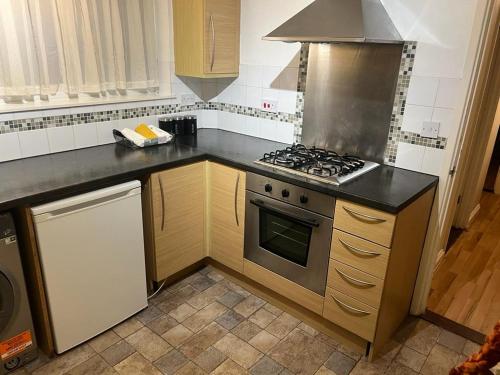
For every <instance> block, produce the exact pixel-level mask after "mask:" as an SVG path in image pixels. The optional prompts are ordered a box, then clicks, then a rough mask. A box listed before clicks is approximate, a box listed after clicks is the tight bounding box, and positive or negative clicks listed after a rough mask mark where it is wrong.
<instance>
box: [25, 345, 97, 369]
mask: <svg viewBox="0 0 500 375" xmlns="http://www.w3.org/2000/svg"><path fill="white" fill-rule="evenodd" d="M94 355H95V351H94V350H93V349H92V348H91V347H90V346H89V345H87V344H84V345H81V346H78V347H76V348H74V349H71V350H70V351H68V352H66V353H64V354H62V355H60V356H58V357H56V358H55V359H53V360H52V361H50V362H48V363H46V364H45V365H43V366H42V367H40V368H38V369H36V370H35V371H34V372H33V374H34V375H60V374H64V373H65V372H67V371H69V370H71V369H72V368H74V367H76V366H78V365H79V364H80V363H82V362H85V361H86V360H87V359H89V358H90V357H92V356H94Z"/></svg>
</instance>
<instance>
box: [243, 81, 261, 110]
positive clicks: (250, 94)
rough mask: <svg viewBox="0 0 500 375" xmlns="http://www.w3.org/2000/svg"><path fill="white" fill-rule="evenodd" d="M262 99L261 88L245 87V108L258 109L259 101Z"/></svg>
mask: <svg viewBox="0 0 500 375" xmlns="http://www.w3.org/2000/svg"><path fill="white" fill-rule="evenodd" d="M261 99H262V88H260V87H251V86H247V99H246V102H247V106H248V107H253V108H260V101H261Z"/></svg>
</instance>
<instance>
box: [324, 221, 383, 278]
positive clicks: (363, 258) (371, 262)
mask: <svg viewBox="0 0 500 375" xmlns="http://www.w3.org/2000/svg"><path fill="white" fill-rule="evenodd" d="M389 253H390V250H389V249H387V248H385V247H383V246H380V245H377V244H375V243H373V242H370V241H366V240H363V239H362V238H359V237H356V236H352V235H350V234H347V233H344V232H342V231H339V230H336V229H334V230H333V236H332V248H331V251H330V257H331V258H333V259H335V260H338V261H339V262H341V263H344V264H348V265H349V266H352V267H354V268H357V269H358V270H361V271H363V272H366V273H368V274H370V275H373V276H376V277H378V278H380V279H384V278H385V272H386V269H387V262H388V260H389Z"/></svg>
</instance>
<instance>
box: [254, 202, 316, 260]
mask: <svg viewBox="0 0 500 375" xmlns="http://www.w3.org/2000/svg"><path fill="white" fill-rule="evenodd" d="M259 216H260V218H259V225H260V233H259V245H260V247H262V248H264V249H266V250H267V251H270V252H272V253H274V254H276V255H278V256H280V257H282V258H285V259H288V260H289V261H291V262H294V263H297V264H299V265H301V266H304V267H305V266H306V265H307V255H308V253H309V243H310V241H311V234H312V227H309V226H307V225H304V224H301V223H297V222H296V221H294V220H293V219H290V218H288V217H287V216H285V215H280V214H277V213H274V212H271V211H267V210H264V209H260V210H259Z"/></svg>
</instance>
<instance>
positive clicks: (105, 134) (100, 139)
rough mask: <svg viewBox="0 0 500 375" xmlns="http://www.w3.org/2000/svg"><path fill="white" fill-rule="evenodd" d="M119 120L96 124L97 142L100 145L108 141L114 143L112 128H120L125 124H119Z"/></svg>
mask: <svg viewBox="0 0 500 375" xmlns="http://www.w3.org/2000/svg"><path fill="white" fill-rule="evenodd" d="M121 121H123V120H114V121H104V122H98V123H97V124H96V125H97V143H98V144H100V145H105V144H108V143H114V142H115V138H114V137H113V129H115V128H116V129H118V130H121V129H123V128H124V127H126V126H121Z"/></svg>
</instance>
